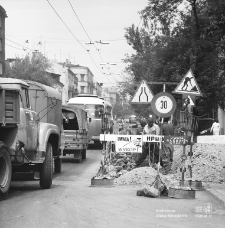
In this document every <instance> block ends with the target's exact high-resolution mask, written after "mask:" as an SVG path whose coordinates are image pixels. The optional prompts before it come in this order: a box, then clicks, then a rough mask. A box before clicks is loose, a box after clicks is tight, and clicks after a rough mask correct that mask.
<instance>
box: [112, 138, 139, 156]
mask: <svg viewBox="0 0 225 228" xmlns="http://www.w3.org/2000/svg"><path fill="white" fill-rule="evenodd" d="M116 152H117V153H126V152H130V153H142V136H141V135H140V137H137V135H134V136H132V135H121V136H120V135H117V140H116Z"/></svg>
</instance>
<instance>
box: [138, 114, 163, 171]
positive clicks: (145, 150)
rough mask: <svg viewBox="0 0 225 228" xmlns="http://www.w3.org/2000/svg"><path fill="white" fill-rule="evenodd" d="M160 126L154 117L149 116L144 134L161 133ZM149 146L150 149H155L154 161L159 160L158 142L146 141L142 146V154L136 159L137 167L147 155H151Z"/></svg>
mask: <svg viewBox="0 0 225 228" xmlns="http://www.w3.org/2000/svg"><path fill="white" fill-rule="evenodd" d="M159 133H160V128H159V126H158V125H157V124H155V123H154V120H153V118H149V119H148V121H147V124H146V125H145V127H144V130H143V134H147V135H159ZM149 146H150V151H153V153H154V158H155V161H152V162H153V163H154V162H155V163H157V162H158V155H159V147H158V146H157V144H156V143H145V144H144V145H143V147H142V153H141V154H140V156H139V158H138V160H137V161H136V167H139V166H140V165H141V164H142V162H143V161H144V160H145V159H146V157H147V156H148V155H149Z"/></svg>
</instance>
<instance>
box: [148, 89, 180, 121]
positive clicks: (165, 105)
mask: <svg viewBox="0 0 225 228" xmlns="http://www.w3.org/2000/svg"><path fill="white" fill-rule="evenodd" d="M151 107H152V111H153V112H154V114H155V115H157V116H159V117H169V116H171V115H172V114H173V113H174V112H175V109H176V107H177V103H176V100H175V98H174V97H173V96H172V95H171V94H170V93H166V92H161V93H157V94H156V95H155V96H154V98H153V99H152V102H151Z"/></svg>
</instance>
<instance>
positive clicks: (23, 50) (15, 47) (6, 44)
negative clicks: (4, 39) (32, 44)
mask: <svg viewBox="0 0 225 228" xmlns="http://www.w3.org/2000/svg"><path fill="white" fill-rule="evenodd" d="M5 45H7V46H9V47H12V48H15V49H18V50H21V51H24V49H21V48H17V47H14V46H12V45H10V44H6V43H5Z"/></svg>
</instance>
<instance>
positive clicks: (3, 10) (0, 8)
mask: <svg viewBox="0 0 225 228" xmlns="http://www.w3.org/2000/svg"><path fill="white" fill-rule="evenodd" d="M0 12H1V14H2V15H4V16H5V17H7V14H6V11H5V9H4V8H3V7H2V6H0Z"/></svg>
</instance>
